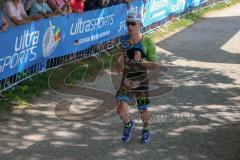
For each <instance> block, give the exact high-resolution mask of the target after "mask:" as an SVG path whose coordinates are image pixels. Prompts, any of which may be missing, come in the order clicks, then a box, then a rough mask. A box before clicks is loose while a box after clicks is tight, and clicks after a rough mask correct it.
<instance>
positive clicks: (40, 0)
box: [30, 0, 57, 18]
mask: <svg viewBox="0 0 240 160" xmlns="http://www.w3.org/2000/svg"><path fill="white" fill-rule="evenodd" d="M36 15H41V16H43V17H44V18H48V17H51V16H55V15H57V14H55V13H53V11H52V10H51V9H50V8H49V6H48V4H47V3H45V0H37V2H35V3H33V5H32V7H31V10H30V16H36Z"/></svg>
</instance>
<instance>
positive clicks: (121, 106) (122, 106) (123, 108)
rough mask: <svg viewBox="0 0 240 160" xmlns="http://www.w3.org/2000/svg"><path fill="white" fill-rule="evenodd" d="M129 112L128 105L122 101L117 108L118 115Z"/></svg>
mask: <svg viewBox="0 0 240 160" xmlns="http://www.w3.org/2000/svg"><path fill="white" fill-rule="evenodd" d="M126 111H127V103H126V102H124V101H120V102H119V103H118V106H117V113H118V114H119V115H122V114H124V113H125V112H126Z"/></svg>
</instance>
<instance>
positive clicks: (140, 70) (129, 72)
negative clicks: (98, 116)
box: [116, 12, 157, 143]
mask: <svg viewBox="0 0 240 160" xmlns="http://www.w3.org/2000/svg"><path fill="white" fill-rule="evenodd" d="M126 26H127V29H128V35H126V36H123V37H122V38H121V48H122V49H123V50H124V54H122V55H121V56H120V57H119V58H118V63H117V65H116V67H117V71H118V72H121V71H122V73H123V78H122V81H121V87H120V89H119V91H118V92H117V94H116V99H117V113H118V115H119V117H120V118H121V120H122V121H123V123H124V130H123V135H122V140H123V141H124V142H128V141H129V140H130V136H131V130H132V129H133V127H134V126H135V123H134V121H133V120H132V119H131V116H130V113H129V110H128V105H129V104H130V103H131V102H132V99H133V98H134V97H135V98H136V101H137V108H138V110H139V113H140V116H141V119H142V122H143V130H142V139H141V142H142V143H148V142H149V141H150V131H149V118H150V117H149V112H148V106H149V103H150V101H149V99H148V97H149V93H148V90H149V87H148V83H149V80H148V70H149V69H150V70H152V69H156V66H157V64H156V63H154V62H156V61H157V54H156V45H155V43H154V42H153V41H152V40H151V39H150V38H148V37H146V36H143V34H142V33H141V27H142V20H141V15H140V14H139V13H133V12H132V13H129V14H128V17H127V20H126Z"/></svg>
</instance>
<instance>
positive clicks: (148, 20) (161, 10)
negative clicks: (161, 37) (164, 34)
mask: <svg viewBox="0 0 240 160" xmlns="http://www.w3.org/2000/svg"><path fill="white" fill-rule="evenodd" d="M170 7H171V6H170V1H169V0H151V1H148V2H147V3H146V4H145V6H144V10H145V11H146V12H144V14H143V26H144V27H145V26H149V25H151V24H153V23H155V22H158V21H160V20H162V19H164V18H167V17H168V15H169V14H170V11H171V9H170Z"/></svg>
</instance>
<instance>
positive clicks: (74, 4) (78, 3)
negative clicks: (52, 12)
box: [70, 0, 84, 13]
mask: <svg viewBox="0 0 240 160" xmlns="http://www.w3.org/2000/svg"><path fill="white" fill-rule="evenodd" d="M70 6H71V8H72V12H75V13H82V12H83V10H84V0H70Z"/></svg>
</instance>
